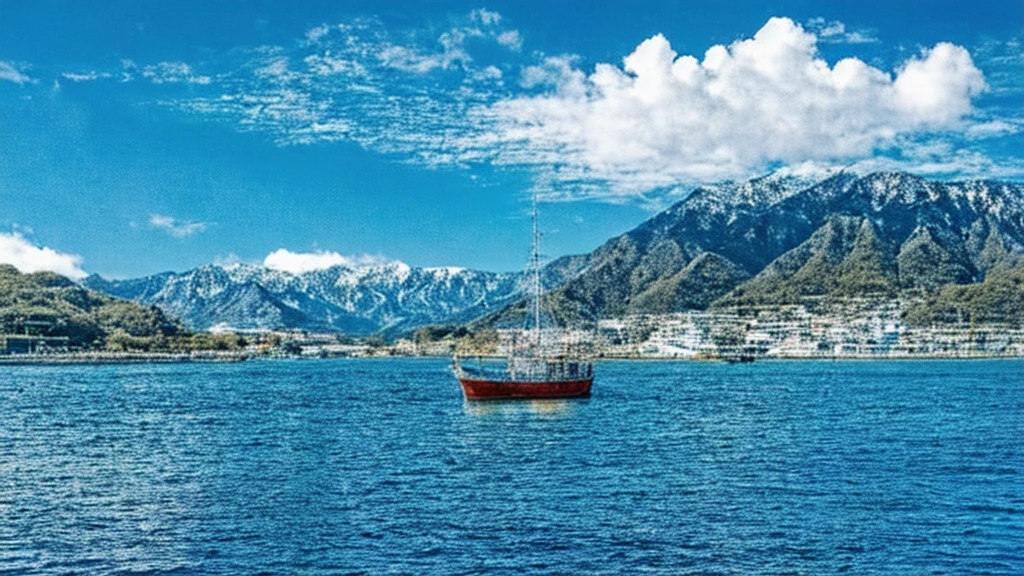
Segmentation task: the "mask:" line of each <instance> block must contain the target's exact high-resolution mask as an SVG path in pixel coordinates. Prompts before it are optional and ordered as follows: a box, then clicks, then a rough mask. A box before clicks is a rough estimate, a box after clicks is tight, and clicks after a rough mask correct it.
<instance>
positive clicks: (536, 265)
mask: <svg viewBox="0 0 1024 576" xmlns="http://www.w3.org/2000/svg"><path fill="white" fill-rule="evenodd" d="M530 265H531V266H532V267H533V333H534V336H533V337H534V339H535V340H536V344H537V354H538V355H540V354H541V349H540V231H539V230H538V228H537V191H536V190H534V191H533V254H532V255H531V256H530Z"/></svg>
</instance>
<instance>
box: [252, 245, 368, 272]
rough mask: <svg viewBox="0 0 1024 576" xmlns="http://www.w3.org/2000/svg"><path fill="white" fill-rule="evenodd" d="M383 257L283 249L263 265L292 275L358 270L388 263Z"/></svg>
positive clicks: (273, 253) (274, 253) (269, 255)
mask: <svg viewBox="0 0 1024 576" xmlns="http://www.w3.org/2000/svg"><path fill="white" fill-rule="evenodd" d="M386 262H387V260H385V259H384V258H382V257H379V256H368V255H364V256H357V257H350V256H342V255H341V254H338V253H337V252H324V251H318V252H305V253H301V252H292V251H290V250H286V249H284V248H281V249H279V250H275V251H274V252H271V253H270V254H268V255H267V257H266V258H264V259H263V265H264V266H266V267H267V268H273V269H274V270H280V271H282V272H288V273H290V274H302V273H304V272H312V271H314V270H326V269H327V268H330V267H332V266H347V267H349V268H358V267H365V266H374V265H379V264H384V263H386Z"/></svg>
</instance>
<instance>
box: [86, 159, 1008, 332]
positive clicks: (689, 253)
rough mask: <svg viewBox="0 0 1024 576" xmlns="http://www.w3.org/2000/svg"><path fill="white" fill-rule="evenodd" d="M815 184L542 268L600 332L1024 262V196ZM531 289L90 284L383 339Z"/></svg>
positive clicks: (505, 285)
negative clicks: (627, 319) (619, 322)
mask: <svg viewBox="0 0 1024 576" xmlns="http://www.w3.org/2000/svg"><path fill="white" fill-rule="evenodd" d="M814 176H816V177H807V176H804V175H795V174H793V173H787V172H780V173H773V174H768V175H765V176H761V177H758V178H754V179H752V180H750V181H747V182H738V183H737V182H729V183H721V184H715V185H708V186H701V187H698V188H695V189H694V190H693V191H692V193H691V194H689V195H688V196H687V197H686V198H684V199H682V200H680V201H679V202H677V203H675V204H674V205H672V206H671V207H669V208H668V209H666V210H664V211H662V212H660V213H658V214H655V215H654V216H652V217H651V218H649V219H648V220H646V221H644V222H642V223H641V224H639V225H638V226H636V227H635V228H633V229H632V230H630V231H628V232H626V233H624V234H621V235H619V236H616V237H614V238H611V239H609V240H608V241H606V242H605V243H604V244H602V245H601V246H599V247H598V248H597V249H595V250H594V251H592V252H590V253H588V254H580V255H570V256H563V257H561V258H558V259H556V260H554V261H552V262H550V263H549V264H548V265H547V266H546V267H545V268H544V269H543V271H542V281H543V283H544V284H545V286H546V287H548V289H549V293H548V295H547V298H548V301H549V302H550V303H552V304H553V307H554V308H555V309H556V316H559V317H560V318H561V320H562V321H563V322H566V321H568V322H584V323H592V322H594V321H596V320H597V319H600V318H604V317H616V316H623V315H626V314H662V313H671V312H680V311H686V310H705V309H709V308H721V307H729V306H732V307H735V306H762V305H773V304H780V303H792V302H797V301H799V300H800V299H801V298H806V297H826V298H850V297H860V296H864V295H875V296H881V297H887V298H892V297H896V296H913V297H915V298H918V299H921V298H924V299H929V298H931V299H933V300H934V299H935V298H937V296H936V295H938V294H940V293H945V294H952V292H950V291H949V290H946V289H947V288H948V287H950V286H972V285H980V284H982V283H984V282H985V280H986V277H987V276H988V274H989V272H990V271H992V270H995V269H1013V268H1014V267H1015V266H1018V265H1020V262H1021V261H1022V260H1024V256H1022V255H1024V185H1021V184H1019V183H1014V182H1001V181H995V180H968V181H958V182H941V181H934V180H927V179H925V178H921V177H919V176H915V175H911V174H907V173H904V172H876V173H872V174H867V175H858V174H854V173H852V172H848V171H843V170H839V171H831V172H827V173H820V174H816V175H814ZM520 278H521V274H518V273H505V274H501V273H491V272H480V271H474V270H466V269H462V268H456V267H447V268H415V267H410V266H408V265H406V264H403V263H401V262H390V263H385V264H377V265H368V266H359V267H349V266H334V267H331V268H326V269H322V270H315V271H310V272H305V273H301V274H292V273H288V272H282V271H280V270H275V269H272V268H268V267H266V266H258V265H252V264H241V265H234V266H228V267H225V266H216V265H207V266H201V267H199V268H195V269H193V270H189V271H186V272H182V273H172V272H166V273H161V274H155V275H152V276H148V277H145V278H139V279H132V280H120V281H111V280H106V279H103V278H102V277H99V276H95V275H94V276H90V277H89V278H87V279H85V280H84V281H83V284H85V285H87V286H90V287H93V288H96V289H98V290H100V291H104V292H107V293H109V294H112V295H114V296H119V297H124V298H127V299H130V300H134V301H137V302H140V303H144V304H155V305H158V306H160V307H161V308H163V309H164V310H166V311H168V312H170V313H172V314H176V315H178V316H180V317H181V318H182V319H183V320H185V321H186V323H188V324H189V326H191V327H193V328H196V329H208V328H212V327H230V328H234V329H272V328H282V327H283V328H303V329H311V330H328V331H341V332H347V333H350V334H353V335H367V334H371V333H376V332H384V333H392V334H396V333H403V332H408V331H411V330H413V329H415V328H417V327H419V326H423V325H426V324H461V323H466V322H470V321H472V320H474V319H480V318H482V319H481V320H479V321H480V322H484V323H489V324H495V325H514V323H511V322H509V317H510V316H509V315H512V316H515V315H517V314H520V313H521V312H522V305H521V299H522V296H523V292H522V290H521V288H520ZM1011 285H1012V282H1010V283H1009V284H1007V283H1005V282H1004V283H1002V284H999V286H1001V287H1002V288H1000V290H1004V292H1005V290H1006V289H1008V288H1006V286H1011ZM943 290H946V291H945V292H943ZM978 290H982V289H981V288H979V289H978ZM982 291H983V290H982ZM975 292H978V291H977V290H976V291H974V292H972V291H968V292H964V293H965V294H966V293H970V294H974V293H975ZM978 293H980V292H978ZM936 302H938V300H936ZM944 302H945V304H944V305H945V306H947V307H948V306H949V305H951V304H950V303H949V301H948V298H947V299H946V300H944ZM917 316H918V317H921V318H925V317H932V316H934V315H932V316H929V314H927V313H923V312H922V313H919V314H917ZM503 317H504V319H503Z"/></svg>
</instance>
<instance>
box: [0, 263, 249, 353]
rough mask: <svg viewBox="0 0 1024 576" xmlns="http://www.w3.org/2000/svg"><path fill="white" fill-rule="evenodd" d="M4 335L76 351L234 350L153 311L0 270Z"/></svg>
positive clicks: (39, 275) (39, 276)
mask: <svg viewBox="0 0 1024 576" xmlns="http://www.w3.org/2000/svg"><path fill="white" fill-rule="evenodd" d="M0 334H2V335H18V336H37V337H49V338H55V339H60V338H67V344H68V346H69V347H70V348H72V349H89V350H112V351H120V350H135V351H151V352H155V351H188V350H196V349H211V348H212V349H230V348H233V347H237V346H239V345H240V344H241V342H240V339H239V338H238V337H237V336H234V335H227V336H213V335H210V334H193V333H192V332H189V331H188V330H186V329H184V328H183V327H182V326H181V324H180V323H179V322H177V321H176V320H174V319H173V318H170V317H168V316H167V315H166V314H165V313H164V312H163V311H161V310H160V309H159V308H157V307H155V306H141V305H139V304H136V303H134V302H129V301H126V300H121V299H119V298H114V297H112V296H107V295H105V294H101V293H99V292H96V291H94V290H89V289H87V288H83V287H81V286H79V285H77V284H75V283H74V282H73V281H71V280H70V279H68V278H65V277H64V276H60V275H58V274H54V273H53V272H35V273H31V274H23V273H21V272H19V271H18V269H17V268H15V267H14V266H11V265H9V264H0Z"/></svg>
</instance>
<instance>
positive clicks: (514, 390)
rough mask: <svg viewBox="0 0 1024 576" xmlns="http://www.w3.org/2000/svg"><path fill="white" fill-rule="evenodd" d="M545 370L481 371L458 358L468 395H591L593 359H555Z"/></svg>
mask: <svg viewBox="0 0 1024 576" xmlns="http://www.w3.org/2000/svg"><path fill="white" fill-rule="evenodd" d="M541 368H542V370H540V371H533V372H531V373H526V374H523V375H520V376H518V377H517V376H516V375H515V374H514V373H512V372H508V373H507V375H500V374H494V373H493V372H491V373H487V372H484V371H479V372H478V371H477V370H474V369H472V368H469V367H463V366H462V365H461V364H460V363H459V360H458V358H456V359H455V366H454V369H455V375H456V376H457V377H458V379H459V384H461V385H462V392H463V393H464V394H465V395H466V398H470V399H473V400H494V399H501V398H510V399H511V398H523V399H543V398H585V397H587V396H590V386H591V384H593V382H594V375H593V371H592V368H591V364H590V363H589V362H570V361H561V360H552V361H548V362H546V363H545V364H544V365H542V366H541Z"/></svg>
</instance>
